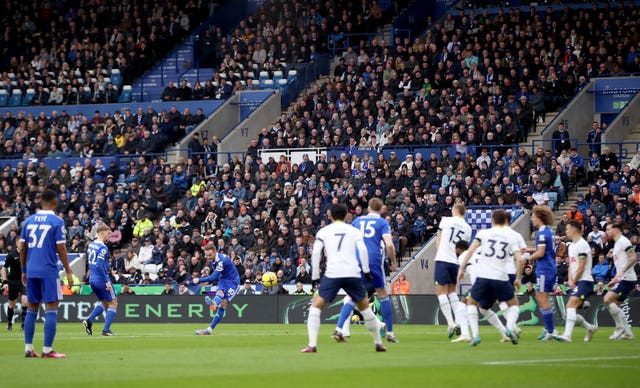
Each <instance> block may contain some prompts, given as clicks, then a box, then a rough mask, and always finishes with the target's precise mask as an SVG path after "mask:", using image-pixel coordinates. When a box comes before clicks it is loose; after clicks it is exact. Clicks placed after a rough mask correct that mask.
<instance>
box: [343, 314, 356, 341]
mask: <svg viewBox="0 0 640 388" xmlns="http://www.w3.org/2000/svg"><path fill="white" fill-rule="evenodd" d="M352 316H353V311H352V312H351V314H349V318H347V320H346V321H344V324H343V325H342V335H344V336H349V335H350V334H351V317H352Z"/></svg>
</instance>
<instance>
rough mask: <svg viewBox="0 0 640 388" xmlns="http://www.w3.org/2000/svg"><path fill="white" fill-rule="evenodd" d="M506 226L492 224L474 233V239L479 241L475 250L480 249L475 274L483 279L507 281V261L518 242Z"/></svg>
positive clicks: (515, 249) (515, 250) (516, 249)
mask: <svg viewBox="0 0 640 388" xmlns="http://www.w3.org/2000/svg"><path fill="white" fill-rule="evenodd" d="M507 229H508V228H506V227H501V226H494V227H493V228H491V229H485V230H481V231H479V232H478V233H477V234H476V238H475V239H476V240H478V241H479V242H480V246H479V247H478V249H476V251H477V250H480V255H479V257H478V263H477V264H476V276H477V277H479V278H483V279H491V280H501V281H508V280H509V276H508V272H507V271H508V263H509V261H510V260H511V259H510V258H509V255H510V254H514V253H515V252H517V251H518V248H517V247H518V242H517V241H516V238H515V236H514V235H513V234H512V233H507V232H506V231H507Z"/></svg>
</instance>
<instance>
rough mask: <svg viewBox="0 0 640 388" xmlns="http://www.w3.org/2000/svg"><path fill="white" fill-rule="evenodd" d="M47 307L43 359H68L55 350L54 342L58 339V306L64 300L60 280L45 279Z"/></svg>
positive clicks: (44, 297)
mask: <svg viewBox="0 0 640 388" xmlns="http://www.w3.org/2000/svg"><path fill="white" fill-rule="evenodd" d="M43 285H44V294H43V301H44V305H45V314H44V346H43V347H42V357H43V358H66V357H67V356H66V355H65V354H62V353H58V352H56V351H54V350H53V341H54V340H55V338H56V331H57V326H58V304H59V303H60V300H61V299H62V290H61V289H60V282H59V281H58V279H43Z"/></svg>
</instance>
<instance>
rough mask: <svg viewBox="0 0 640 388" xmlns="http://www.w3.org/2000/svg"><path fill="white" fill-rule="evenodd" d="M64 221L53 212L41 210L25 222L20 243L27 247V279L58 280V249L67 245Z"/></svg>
mask: <svg viewBox="0 0 640 388" xmlns="http://www.w3.org/2000/svg"><path fill="white" fill-rule="evenodd" d="M65 234H66V231H65V228H64V221H63V220H62V218H60V217H58V216H57V215H56V214H55V213H54V212H53V211H51V210H41V211H39V212H37V213H36V214H33V215H32V216H30V217H29V218H27V219H26V220H25V221H24V224H23V225H22V234H21V235H20V241H24V242H25V245H26V247H27V277H28V278H38V279H57V278H58V277H59V276H58V248H57V246H56V245H57V244H65V243H66V239H65Z"/></svg>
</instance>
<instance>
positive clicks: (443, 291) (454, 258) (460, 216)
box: [434, 204, 471, 342]
mask: <svg viewBox="0 0 640 388" xmlns="http://www.w3.org/2000/svg"><path fill="white" fill-rule="evenodd" d="M465 213H466V208H465V206H464V205H462V204H456V205H454V206H453V209H452V214H453V217H443V218H442V220H440V225H439V226H438V234H437V236H436V246H437V248H438V251H437V252H436V257H435V274H434V282H435V288H436V295H437V296H438V302H439V304H440V311H442V314H443V315H444V317H445V319H446V320H447V325H448V326H449V338H451V337H453V336H454V335H460V339H459V341H460V342H462V341H469V340H470V339H471V338H470V337H469V331H468V329H467V317H466V309H465V306H464V304H463V303H462V302H460V300H459V298H458V294H457V293H456V285H457V283H456V275H457V273H458V268H459V265H458V264H459V263H458V255H456V243H457V242H458V241H461V240H464V241H469V240H470V239H471V226H469V224H467V222H466V221H465V219H464V215H465ZM454 312H455V320H454V315H453V314H454Z"/></svg>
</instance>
